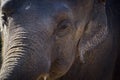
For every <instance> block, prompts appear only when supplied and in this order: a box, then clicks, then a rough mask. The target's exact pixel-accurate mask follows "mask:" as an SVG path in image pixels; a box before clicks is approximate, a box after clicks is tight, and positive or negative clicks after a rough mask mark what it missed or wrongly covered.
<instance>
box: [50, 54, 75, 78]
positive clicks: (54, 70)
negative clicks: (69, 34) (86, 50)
mask: <svg viewBox="0 0 120 80" xmlns="http://www.w3.org/2000/svg"><path fill="white" fill-rule="evenodd" d="M74 59H75V55H72V56H71V55H67V56H64V57H63V56H61V57H59V58H58V59H56V60H55V61H54V63H53V64H52V66H51V70H50V77H51V78H52V79H57V78H59V77H61V76H63V75H65V74H66V73H67V72H68V70H69V69H70V67H71V66H72V63H73V61H74Z"/></svg>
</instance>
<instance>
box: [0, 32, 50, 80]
mask: <svg viewBox="0 0 120 80" xmlns="http://www.w3.org/2000/svg"><path fill="white" fill-rule="evenodd" d="M6 35H7V36H6ZM9 36H10V37H9ZM9 36H8V34H5V33H3V37H2V38H3V41H4V42H3V50H2V66H1V71H0V80H33V79H36V78H38V77H39V76H40V75H44V74H46V73H48V71H49V68H50V60H49V58H48V55H47V54H45V53H43V48H42V46H41V47H40V49H38V48H37V47H35V44H37V43H36V42H35V41H34V40H32V39H31V38H30V36H29V35H28V34H27V33H25V32H17V33H15V34H14V35H11V34H9ZM39 45H40V44H39ZM33 46H34V47H33ZM39 50H40V51H39Z"/></svg>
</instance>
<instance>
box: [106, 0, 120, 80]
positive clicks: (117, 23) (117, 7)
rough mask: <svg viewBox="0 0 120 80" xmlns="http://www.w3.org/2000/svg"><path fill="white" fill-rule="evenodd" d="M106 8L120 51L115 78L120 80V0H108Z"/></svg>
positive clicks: (114, 79)
mask: <svg viewBox="0 0 120 80" xmlns="http://www.w3.org/2000/svg"><path fill="white" fill-rule="evenodd" d="M106 10H107V15H108V25H109V27H110V28H111V32H112V33H113V34H114V36H113V39H114V43H115V45H116V48H115V50H116V53H118V55H117V59H116V64H115V70H114V74H113V76H114V77H113V80H120V1H119V0H107V3H106Z"/></svg>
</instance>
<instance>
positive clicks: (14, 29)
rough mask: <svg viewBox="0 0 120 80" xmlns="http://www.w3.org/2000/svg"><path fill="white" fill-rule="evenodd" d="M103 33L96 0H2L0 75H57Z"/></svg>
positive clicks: (29, 79)
mask: <svg viewBox="0 0 120 80" xmlns="http://www.w3.org/2000/svg"><path fill="white" fill-rule="evenodd" d="M107 33H108V28H107V20H106V14H105V7H104V3H103V2H101V1H100V0H51V1H50V0H19V1H18V0H2V1H1V34H2V41H3V42H2V66H1V70H0V79H1V80H42V79H44V80H55V79H58V78H60V77H61V76H63V75H64V74H66V73H67V72H68V70H69V69H70V67H71V66H72V64H73V62H74V60H75V58H76V57H79V58H80V61H81V62H82V63H85V61H86V59H85V56H84V54H85V52H86V51H89V50H91V49H93V48H94V47H96V46H97V45H98V44H100V43H101V42H102V41H103V40H104V39H105V38H106V36H107Z"/></svg>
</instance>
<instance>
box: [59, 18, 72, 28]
mask: <svg viewBox="0 0 120 80" xmlns="http://www.w3.org/2000/svg"><path fill="white" fill-rule="evenodd" d="M71 26H72V24H71V22H70V21H69V20H63V21H61V22H60V23H59V24H58V29H59V30H65V29H66V28H68V27H71Z"/></svg>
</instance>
